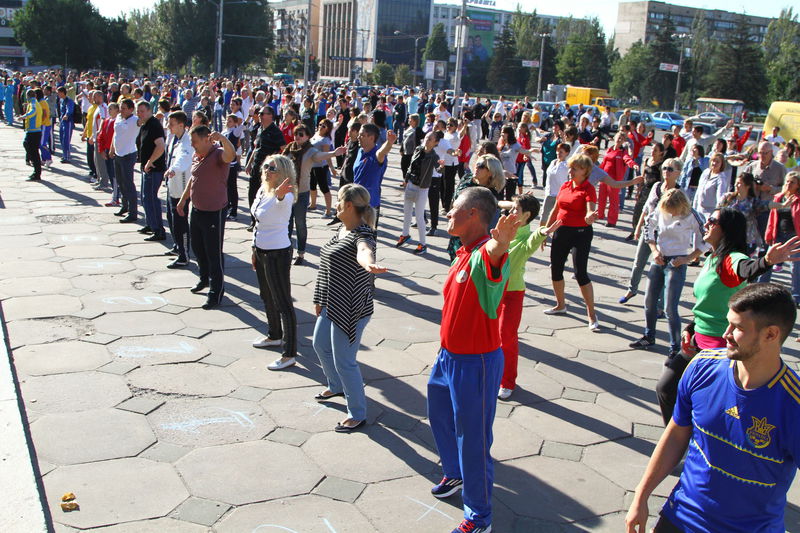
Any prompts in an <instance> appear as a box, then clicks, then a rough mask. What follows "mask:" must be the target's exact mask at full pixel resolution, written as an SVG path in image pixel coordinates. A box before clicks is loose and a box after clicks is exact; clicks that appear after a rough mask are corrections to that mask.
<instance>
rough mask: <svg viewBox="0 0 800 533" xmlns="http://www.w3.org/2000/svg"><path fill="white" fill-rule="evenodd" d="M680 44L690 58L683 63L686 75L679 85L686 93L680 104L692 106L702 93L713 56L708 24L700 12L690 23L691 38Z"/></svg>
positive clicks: (712, 44) (712, 43)
mask: <svg viewBox="0 0 800 533" xmlns="http://www.w3.org/2000/svg"><path fill="white" fill-rule="evenodd" d="M681 44H682V46H684V47H688V48H689V49H690V50H691V57H689V58H687V59H688V61H687V63H688V64H687V63H684V64H685V65H687V68H685V69H684V71H685V73H686V75H685V76H684V77H683V78H682V82H681V84H682V85H683V86H684V87H685V88H686V89H687V91H686V92H684V96H683V99H684V101H683V102H681V103H682V104H688V105H689V106H692V105H693V104H694V100H695V99H696V98H697V97H698V96H700V93H701V92H703V88H704V87H705V84H706V76H707V75H708V71H709V70H710V69H711V59H712V57H713V55H714V42H713V41H712V40H711V34H710V33H709V30H708V24H707V23H706V19H705V17H704V16H703V15H702V12H699V13H698V14H697V16H695V18H694V21H693V22H692V32H691V38H690V39H688V40H685V41H683V42H682V43H681Z"/></svg>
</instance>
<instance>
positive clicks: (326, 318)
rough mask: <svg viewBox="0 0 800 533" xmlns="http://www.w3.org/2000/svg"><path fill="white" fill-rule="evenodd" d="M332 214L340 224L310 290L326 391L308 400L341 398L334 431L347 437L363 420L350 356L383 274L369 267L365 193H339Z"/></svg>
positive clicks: (371, 242)
mask: <svg viewBox="0 0 800 533" xmlns="http://www.w3.org/2000/svg"><path fill="white" fill-rule="evenodd" d="M336 215H337V216H338V217H339V220H341V221H342V224H341V226H339V229H338V230H337V232H336V234H335V235H334V236H333V238H331V240H330V241H328V243H327V244H325V245H324V246H323V247H322V250H320V265H319V271H318V273H317V283H316V286H315V287H314V305H315V306H316V314H317V323H316V325H315V326H314V338H313V345H314V350H315V351H316V352H317V356H318V357H319V361H320V364H321V365H322V370H323V372H324V373H325V377H326V378H327V379H328V388H327V389H326V390H324V391H322V392H321V393H319V394H317V395H316V396H315V397H314V398H315V399H316V400H317V401H326V400H329V399H331V398H333V397H336V396H344V397H345V399H346V400H347V418H346V419H345V420H343V421H342V422H340V423H339V424H338V425H337V426H336V428H335V431H336V432H338V433H349V432H351V431H353V430H355V429H356V428H358V427H361V426H362V425H363V424H364V422H365V421H366V418H367V400H366V396H365V395H364V380H363V378H362V377H361V369H360V368H359V367H358V362H357V361H356V354H357V352H358V346H359V344H360V343H361V334H362V333H363V332H364V328H365V327H366V326H367V322H369V319H370V317H371V316H372V312H373V304H372V297H373V292H374V289H375V284H374V278H373V275H374V274H382V273H384V272H386V271H387V270H388V269H387V268H385V267H383V266H380V265H378V264H376V263H375V218H376V213H375V209H374V208H372V207H371V206H370V204H369V192H368V191H367V189H365V188H364V187H362V186H361V185H357V184H353V183H348V184H347V185H345V186H344V187H342V188H341V189H339V202H338V203H337V204H336Z"/></svg>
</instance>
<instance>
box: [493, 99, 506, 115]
mask: <svg viewBox="0 0 800 533" xmlns="http://www.w3.org/2000/svg"><path fill="white" fill-rule="evenodd" d="M494 112H495V113H500V115H502V117H503V119H504V120H505V118H506V115H507V114H508V110H507V109H506V97H505V96H500V100H498V101H497V105H495V106H494Z"/></svg>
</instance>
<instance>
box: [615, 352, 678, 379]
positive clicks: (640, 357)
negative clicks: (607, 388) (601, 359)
mask: <svg viewBox="0 0 800 533" xmlns="http://www.w3.org/2000/svg"><path fill="white" fill-rule="evenodd" d="M665 360H666V358H665V357H664V356H663V355H662V354H660V353H657V352H651V351H647V350H626V351H619V352H617V353H612V354H609V355H608V362H609V363H611V364H612V365H615V366H617V367H618V368H621V369H623V370H625V371H626V372H629V373H631V374H633V375H635V376H638V377H640V378H646V379H658V378H659V377H661V372H662V371H663V370H664V361H665Z"/></svg>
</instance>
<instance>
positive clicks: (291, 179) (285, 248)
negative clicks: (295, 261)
mask: <svg viewBox="0 0 800 533" xmlns="http://www.w3.org/2000/svg"><path fill="white" fill-rule="evenodd" d="M261 176H262V180H263V182H262V185H261V188H260V189H259V190H258V192H257V193H256V199H255V200H254V201H253V205H252V207H251V208H250V212H251V213H253V216H254V217H255V219H256V226H255V229H254V230H253V255H252V257H251V262H252V264H253V270H255V271H256V277H257V278H258V288H259V292H260V293H261V300H262V301H263V302H264V309H265V310H266V313H267V325H268V333H267V336H266V337H264V338H263V339H261V340H258V341H255V342H254V343H253V346H254V347H256V348H267V347H270V346H281V347H282V351H281V357H280V359H276V360H275V361H273V362H272V363H270V364H269V365H268V366H267V368H268V369H269V370H283V369H284V368H288V367H290V366H293V365H294V364H295V363H296V362H297V359H296V358H297V317H296V316H295V312H294V304H293V303H292V293H291V284H290V283H289V268H290V266H291V263H292V241H291V240H290V239H289V235H288V234H287V233H286V228H287V226H288V225H289V217H290V216H291V213H292V205H293V204H294V202H295V200H296V198H297V194H296V190H297V182H296V173H295V167H294V163H293V162H292V160H291V159H289V158H288V157H286V156H283V155H271V156H269V157H267V159H266V161H265V162H264V166H263V169H262V172H261Z"/></svg>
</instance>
